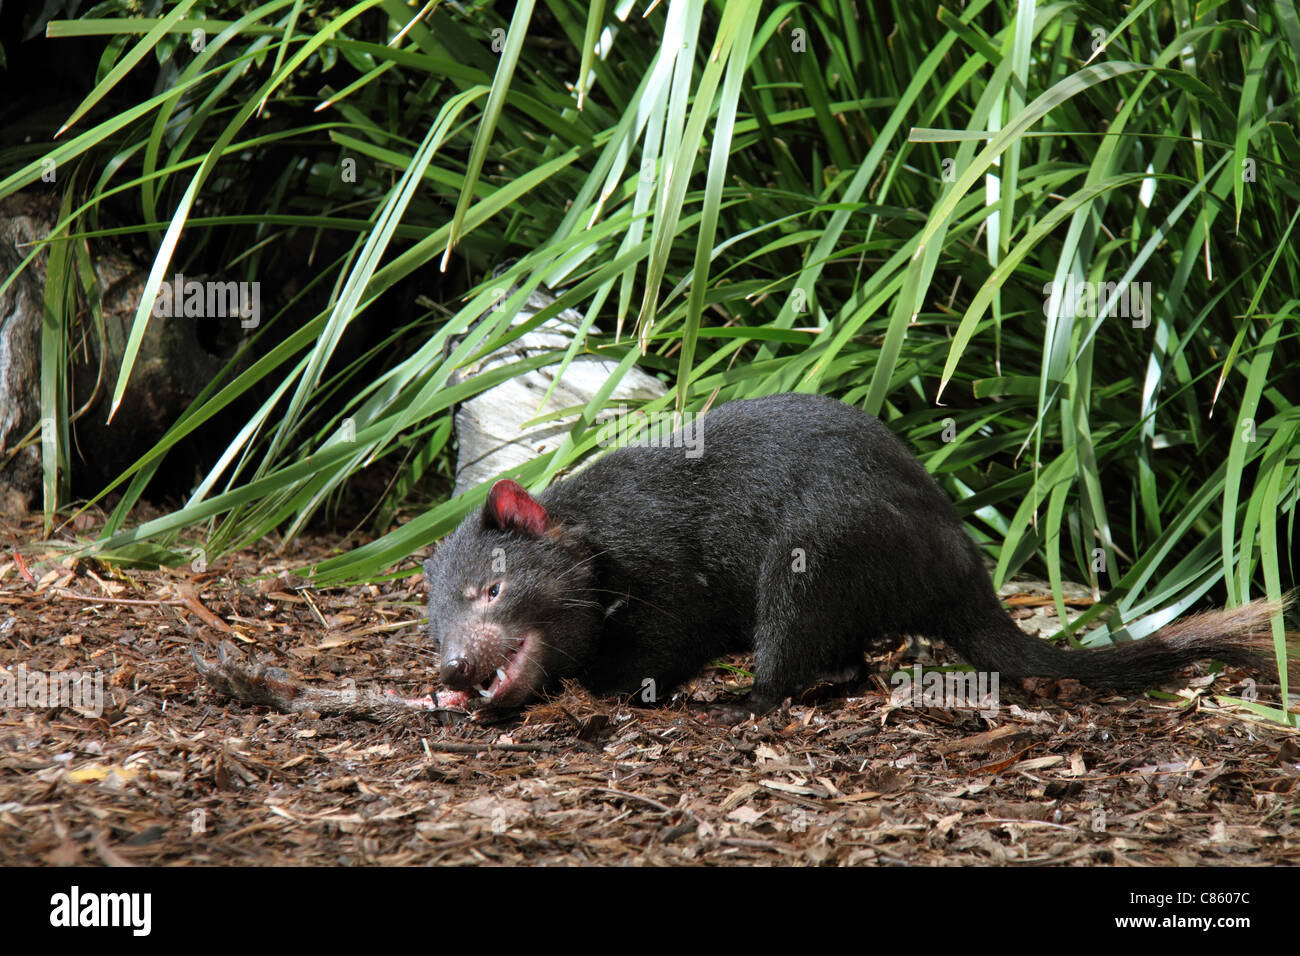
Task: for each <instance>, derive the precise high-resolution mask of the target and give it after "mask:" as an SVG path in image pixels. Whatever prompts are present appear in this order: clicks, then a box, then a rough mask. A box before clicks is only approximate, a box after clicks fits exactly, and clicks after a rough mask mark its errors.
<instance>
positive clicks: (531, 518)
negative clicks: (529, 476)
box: [483, 478, 551, 535]
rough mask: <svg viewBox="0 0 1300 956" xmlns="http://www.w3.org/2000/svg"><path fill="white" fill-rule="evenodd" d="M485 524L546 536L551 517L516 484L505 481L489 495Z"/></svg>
mask: <svg viewBox="0 0 1300 956" xmlns="http://www.w3.org/2000/svg"><path fill="white" fill-rule="evenodd" d="M483 522H484V524H486V525H487V526H488V527H490V528H497V529H499V530H501V531H518V532H519V533H520V534H531V535H543V534H545V533H546V531H547V529H549V528H550V527H551V516H550V515H548V514H547V513H546V509H545V508H543V507H542V506H541V504H540V503H539V502H538V500H537V499H536V498H534V497H533V496H532V495H530V494H529V493H528V492H526V491H524V489H523V487H522V486H521V485H520V484H519V483H518V482H517V481H511V480H510V479H509V478H502V479H501V480H500V481H498V482H497V483H496V484H495V485H493V486H492V490H491V491H489V492H488V500H487V504H485V505H484V506H483Z"/></svg>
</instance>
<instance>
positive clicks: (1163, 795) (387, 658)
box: [0, 518, 1300, 866]
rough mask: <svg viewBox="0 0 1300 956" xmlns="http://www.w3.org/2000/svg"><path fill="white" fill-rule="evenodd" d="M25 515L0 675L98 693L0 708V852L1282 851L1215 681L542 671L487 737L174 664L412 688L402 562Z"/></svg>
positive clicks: (1153, 857) (165, 856)
mask: <svg viewBox="0 0 1300 956" xmlns="http://www.w3.org/2000/svg"><path fill="white" fill-rule="evenodd" d="M39 530H40V529H39V525H38V523H37V522H36V521H35V520H33V519H30V518H21V519H0V544H2V545H3V548H4V550H3V553H2V554H0V670H3V671H4V672H7V674H8V676H9V679H10V680H14V679H16V678H15V675H16V674H17V673H18V672H19V669H23V670H24V671H25V672H26V674H27V675H28V676H29V677H30V676H31V675H33V674H35V675H38V676H39V675H43V676H44V678H45V679H46V680H48V678H49V677H50V675H52V674H65V673H66V674H83V675H87V676H89V677H90V679H91V680H93V679H94V677H95V676H98V677H99V678H100V679H102V693H103V706H102V712H101V713H99V714H96V713H95V712H94V710H95V708H94V707H90V708H86V707H81V708H78V707H75V706H57V707H51V706H48V704H49V701H48V699H45V700H44V701H42V699H41V698H40V697H39V696H34V697H29V699H28V700H26V701H23V702H21V703H22V705H21V706H13V707H7V706H3V705H0V864H42V865H45V864H84V863H89V864H186V863H188V864H217V865H221V864H287V863H298V864H329V865H337V864H386V865H388V864H430V863H444V864H484V863H489V864H535V863H547V864H682V863H708V864H717V863H733V864H734V863H739V864H797V865H808V864H823V865H854V864H880V865H888V864H919V865H959V864H1062V865H1071V866H1086V865H1096V864H1109V865H1121V866H1124V865H1150V864H1222V865H1252V864H1254V865H1267V864H1286V863H1295V862H1300V830H1298V829H1297V816H1296V800H1295V796H1294V791H1295V787H1296V781H1297V775H1298V773H1300V766H1298V763H1297V762H1298V761H1300V746H1298V738H1297V735H1296V734H1295V733H1292V732H1290V731H1287V730H1286V729H1284V728H1279V727H1276V726H1274V725H1270V724H1267V723H1263V722H1260V721H1257V720H1254V719H1252V718H1251V717H1250V715H1249V713H1248V712H1246V711H1245V710H1244V709H1243V708H1240V707H1234V706H1232V705H1229V704H1225V703H1223V702H1221V701H1220V700H1218V699H1216V697H1215V695H1216V694H1221V693H1229V692H1232V691H1233V690H1234V689H1235V690H1237V691H1238V692H1240V686H1241V685H1240V681H1241V679H1242V678H1244V677H1245V676H1247V675H1244V674H1242V673H1240V672H1237V671H1231V670H1230V671H1229V672H1228V673H1227V675H1225V676H1220V677H1219V678H1218V679H1217V680H1214V681H1213V682H1211V680H1210V678H1209V677H1208V676H1206V675H1204V674H1201V675H1198V674H1189V676H1188V687H1187V688H1186V689H1185V690H1184V691H1182V692H1181V693H1180V694H1179V695H1175V696H1174V697H1173V699H1163V698H1156V697H1143V698H1134V697H1119V696H1113V695H1104V694H1097V693H1094V692H1091V691H1088V690H1086V689H1084V688H1081V687H1080V686H1078V685H1077V684H1074V683H1073V682H1069V681H1057V682H1037V683H1033V684H1032V685H1025V686H1021V685H1018V686H1017V687H1008V686H1005V685H1004V686H1002V687H1001V688H1000V690H1001V702H1000V706H999V708H998V709H997V711H996V713H995V714H993V715H992V716H991V717H985V716H981V714H980V713H978V712H976V711H973V710H964V709H945V708H937V707H925V706H919V707H917V706H901V707H893V706H891V701H890V694H889V690H890V685H889V683H888V680H887V679H886V677H885V676H884V675H883V674H882V675H881V676H879V677H877V678H876V679H875V680H874V682H873V684H871V685H868V686H865V687H859V688H856V689H854V690H853V693H852V694H850V695H849V696H845V693H844V691H843V689H839V690H835V689H823V693H822V696H821V697H820V699H817V698H816V697H815V696H814V699H811V700H806V701H802V702H795V703H792V704H790V705H789V706H787V707H785V708H782V709H781V710H778V711H776V712H774V713H772V714H769V715H767V716H766V717H763V718H761V719H758V720H756V721H749V722H746V723H744V724H740V725H737V726H732V727H726V726H719V725H716V724H713V723H710V722H709V721H708V720H707V719H706V717H705V716H704V715H703V714H702V713H701V710H702V705H703V704H704V703H706V702H708V701H710V700H712V699H714V698H715V697H716V696H718V695H719V694H725V693H728V692H731V691H733V690H735V689H736V688H737V687H738V686H740V685H742V684H743V683H744V680H743V678H741V677H737V676H736V675H735V672H734V671H733V670H731V669H728V668H725V667H713V668H709V669H708V670H707V671H705V672H704V673H703V674H701V676H700V678H699V679H698V680H697V681H695V682H694V683H693V684H692V685H691V686H689V687H687V688H685V689H684V693H682V694H679V695H678V696H677V697H675V698H674V699H673V701H672V702H670V703H669V704H667V705H665V706H661V707H658V708H640V707H633V706H628V705H626V704H623V703H621V702H619V701H612V700H594V699H592V698H590V697H589V696H588V695H586V694H585V693H584V692H583V691H582V690H581V689H580V688H577V687H570V688H569V689H568V690H567V691H566V692H565V693H564V694H562V695H561V696H559V697H558V698H556V699H554V700H552V701H550V702H548V703H545V704H542V705H538V706H535V707H533V708H532V709H530V710H529V711H527V712H526V713H525V714H524V715H523V717H522V718H521V719H520V720H516V721H513V722H510V723H505V724H497V725H491V726H485V725H483V724H480V723H478V722H473V721H466V720H463V719H458V715H456V714H451V713H446V712H417V711H411V712H406V713H401V714H398V715H396V716H393V717H391V718H389V719H382V720H379V719H358V718H357V717H355V716H339V715H321V714H317V713H313V712H310V711H309V712H306V713H292V714H286V713H278V712H273V711H271V710H270V709H268V708H267V707H263V706H255V705H249V704H246V703H242V702H239V701H234V700H231V699H230V698H228V697H226V696H223V695H222V694H219V693H218V692H216V691H215V690H214V689H213V688H212V687H210V686H209V685H208V684H207V683H206V682H204V681H203V680H202V679H201V678H200V677H199V676H198V674H197V672H196V668H195V663H194V660H193V659H192V657H191V652H192V651H196V652H197V653H198V654H199V655H200V656H201V657H202V658H203V659H205V660H209V661H211V660H215V659H216V657H217V653H218V648H219V645H221V644H222V643H223V642H225V643H227V644H230V645H233V646H235V647H237V648H239V649H240V651H241V652H242V654H243V655H244V656H245V658H246V659H247V660H248V661H249V662H250V663H251V662H262V663H269V664H271V665H274V666H275V667H278V668H282V669H283V670H284V671H285V672H287V674H288V675H289V676H290V677H291V678H292V679H294V680H295V681H297V682H298V683H300V684H302V685H304V686H308V687H322V688H330V689H334V690H338V689H340V688H343V689H347V688H349V687H356V688H359V689H364V690H371V689H375V690H390V689H391V690H394V691H396V692H398V693H400V694H402V695H406V696H414V695H417V694H422V693H425V692H427V691H428V690H429V689H430V688H431V687H432V685H433V682H434V680H435V678H436V665H437V658H436V653H435V649H434V648H431V647H429V646H428V645H427V644H426V642H425V641H424V637H423V631H422V627H421V623H422V619H423V608H422V600H423V588H422V586H421V583H420V581H419V579H418V576H416V575H415V574H414V573H413V574H412V575H411V576H409V577H406V578H404V579H401V580H398V581H396V582H393V583H391V584H389V585H383V586H367V587H356V588H351V589H340V590H327V591H322V590H315V589H312V588H310V587H306V586H304V585H305V582H304V581H303V580H302V579H301V578H297V577H295V576H293V575H292V573H291V569H293V568H300V567H303V566H304V565H305V564H307V563H308V562H309V561H310V560H312V559H315V558H319V557H322V556H324V555H325V554H327V553H329V552H330V551H331V550H332V549H334V548H336V547H338V546H339V542H337V541H334V542H329V541H321V540H310V541H307V542H304V543H299V544H296V545H295V546H294V548H293V549H292V552H291V553H288V554H284V553H277V552H275V551H274V550H273V549H272V548H271V547H270V546H269V545H268V546H265V547H261V548H257V549H253V550H249V551H246V552H242V553H240V554H239V555H237V556H233V557H229V558H222V559H220V560H218V561H215V562H213V564H212V566H210V567H207V568H205V569H204V570H203V571H201V572H200V571H195V570H193V569H192V568H182V569H173V570H158V571H151V570H121V569H113V568H109V567H107V566H104V565H100V564H97V563H95V562H92V561H81V562H77V563H74V562H71V561H69V560H67V559H66V558H65V557H64V555H65V554H66V550H61V549H59V548H57V547H55V546H54V545H52V544H50V543H48V542H44V541H41V540H40V538H39ZM1011 590H1012V591H1016V590H1019V591H1020V592H1021V593H1020V594H1018V595H1015V594H1013V595H1012V597H1011V600H1012V602H1013V603H1014V604H1016V605H1018V610H1017V611H1016V612H1015V613H1016V614H1017V615H1019V616H1023V617H1026V618H1028V617H1030V616H1033V615H1039V616H1041V615H1042V614H1043V610H1044V609H1043V605H1044V604H1045V603H1047V602H1044V601H1043V600H1042V599H1041V598H1038V597H1036V596H1035V594H1034V593H1033V592H1034V589H1033V588H1032V587H1030V588H1025V587H1024V586H1021V587H1020V588H1018V589H1017V588H1012V589H1011ZM1049 610H1050V609H1049ZM1025 623H1026V624H1027V625H1032V624H1034V621H1029V620H1027V621H1026V622H1025ZM1030 629H1032V627H1031V628H1030ZM935 653H936V654H938V655H940V658H941V660H944V659H946V660H951V658H946V657H945V656H944V655H945V654H946V652H945V651H943V650H942V649H941V648H939V649H936V650H935ZM899 662H900V661H899V659H898V658H897V657H894V658H892V659H891V661H889V662H886V661H884V660H883V659H882V660H881V661H880V664H881V666H882V667H883V666H885V665H886V663H899ZM729 663H730V664H732V665H738V666H741V667H744V666H747V665H748V664H749V663H750V662H749V661H747V660H745V659H744V658H736V659H734V660H731V661H730V662H729ZM901 663H902V665H903V666H910V660H902V661H901ZM4 680H5V674H0V684H2V682H3V681H4ZM352 682H355V683H352ZM27 689H28V692H29V695H30V694H31V692H32V685H30V684H29V685H27ZM1260 692H1261V698H1267V697H1268V695H1269V690H1268V689H1267V688H1261V689H1260ZM1272 693H1273V694H1276V690H1275V689H1274V690H1273V691H1272Z"/></svg>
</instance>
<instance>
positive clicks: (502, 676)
mask: <svg viewBox="0 0 1300 956" xmlns="http://www.w3.org/2000/svg"><path fill="white" fill-rule="evenodd" d="M497 680H499V681H500V682H501V683H503V684H504V683H505V682H506V669H505V668H504V667H498V668H497Z"/></svg>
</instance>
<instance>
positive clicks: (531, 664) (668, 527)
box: [426, 395, 1274, 712]
mask: <svg viewBox="0 0 1300 956" xmlns="http://www.w3.org/2000/svg"><path fill="white" fill-rule="evenodd" d="M702 438H703V442H702V449H703V454H701V455H699V456H698V457H691V456H690V455H688V454H687V451H686V449H685V448H683V447H681V444H683V443H682V442H679V443H678V445H677V446H675V447H658V448H654V447H628V448H624V449H620V450H618V451H615V452H612V453H610V454H608V455H606V456H605V457H604V458H602V459H600V460H599V461H597V462H596V463H595V464H593V465H592V466H591V467H590V468H588V469H586V470H585V471H582V472H580V473H578V474H576V475H574V476H573V477H570V478H568V479H567V480H564V481H562V482H559V483H557V484H555V485H553V486H551V487H550V488H549V489H547V490H546V491H545V492H543V493H542V494H541V495H540V496H538V498H537V499H536V500H535V501H534V500H533V499H531V498H528V497H527V496H522V498H520V495H521V492H519V491H518V490H517V489H518V486H513V483H498V487H497V488H494V503H490V504H489V505H488V506H487V507H485V509H484V512H483V513H482V514H480V515H475V516H473V517H471V518H470V519H469V520H467V521H466V522H465V523H464V524H463V525H462V526H461V527H460V528H459V529H457V530H456V531H455V532H454V533H453V534H452V535H451V536H449V537H448V538H447V540H446V541H445V542H443V544H442V545H441V546H440V547H439V548H438V551H437V555H436V557H435V558H434V559H431V561H429V562H426V572H427V575H428V582H429V633H430V637H431V638H433V639H434V640H436V641H437V642H438V643H439V644H440V645H441V648H442V653H443V664H444V670H443V677H444V680H445V681H446V682H447V683H448V684H450V685H451V686H454V687H459V688H461V689H467V690H468V689H471V688H473V687H474V686H478V685H481V684H482V683H483V682H484V681H485V679H486V678H487V677H488V676H489V675H491V674H492V673H493V671H494V669H495V668H496V667H497V666H500V665H501V663H502V662H503V661H504V660H507V659H508V658H509V657H510V655H511V653H512V652H513V651H514V649H515V648H517V647H518V646H519V645H520V641H521V640H522V637H521V635H522V634H524V633H525V632H531V633H532V634H533V635H534V637H535V639H534V640H533V641H532V643H531V644H528V645H527V646H526V652H525V655H524V656H526V657H528V661H527V662H526V663H527V665H528V666H527V667H525V668H523V671H524V672H525V674H524V676H526V677H527V680H526V681H523V680H520V681H517V682H516V683H515V684H514V685H513V686H511V688H510V692H509V693H507V694H505V695H503V697H502V699H500V700H496V701H494V703H496V704H497V705H499V706H517V705H518V704H521V703H523V702H524V701H525V700H527V699H530V698H532V697H535V696H536V695H537V694H538V693H540V692H542V691H546V690H552V689H554V688H555V687H556V686H557V684H558V681H559V680H560V679H562V678H566V677H577V678H579V679H580V680H581V681H582V682H583V683H584V685H585V686H587V687H588V688H590V689H591V690H592V691H594V692H596V693H598V694H636V695H638V696H639V697H641V698H643V699H648V697H649V692H650V690H651V689H653V691H654V693H655V695H656V696H657V697H658V698H660V699H662V698H663V697H664V696H666V694H667V692H668V691H669V690H671V689H672V688H673V687H674V686H675V685H677V684H679V683H680V682H682V681H683V680H685V679H687V678H689V677H690V676H692V675H693V674H694V673H695V672H696V671H697V670H698V669H699V668H700V666H701V665H703V664H704V663H706V662H708V661H709V660H711V659H713V658H715V657H717V656H718V655H721V654H724V653H726V652H730V651H742V650H749V649H751V648H752V649H753V650H754V652H755V682H754V688H753V693H752V695H751V698H750V700H749V707H750V709H753V710H755V711H759V712H762V711H765V710H767V709H770V708H771V707H773V706H775V705H776V704H779V703H780V702H781V700H782V699H783V698H784V697H786V696H788V695H790V694H793V693H796V692H798V691H799V690H801V689H803V688H805V687H807V686H809V685H810V684H813V683H815V682H816V681H818V680H819V679H821V678H823V677H826V676H828V675H842V674H844V673H846V672H847V673H853V672H855V671H856V670H858V669H860V668H861V666H862V662H863V650H864V648H865V647H867V646H868V645H871V644H875V643H879V642H882V641H887V640H891V639H896V638H899V637H901V636H903V635H907V634H921V635H925V636H928V637H931V638H936V639H939V640H942V641H944V642H946V643H947V644H948V645H949V646H950V647H952V648H953V649H954V650H955V651H957V652H958V653H959V654H960V655H961V656H962V657H963V658H965V659H966V660H967V661H969V662H970V663H971V664H974V665H975V666H976V667H977V668H979V669H982V670H987V671H997V672H998V673H999V674H1000V675H1001V676H1002V677H1007V678H1016V677H1028V676H1046V677H1064V676H1068V677H1074V678H1077V679H1079V680H1080V681H1082V682H1084V683H1087V684H1091V685H1097V686H1110V687H1141V686H1150V685H1151V684H1154V683H1159V682H1160V681H1162V680H1164V679H1166V678H1168V677H1170V676H1171V675H1172V674H1173V673H1174V672H1176V671H1177V670H1178V669H1179V668H1180V667H1182V666H1184V665H1186V664H1188V663H1191V662H1192V661H1195V660H1198V659H1204V658H1206V657H1211V656H1213V657H1216V658H1218V659H1222V660H1227V661H1231V662H1238V663H1245V664H1250V665H1255V666H1266V665H1267V655H1265V654H1263V653H1262V648H1263V647H1264V646H1265V644H1264V643H1263V642H1262V640H1261V634H1260V629H1261V627H1263V628H1265V629H1266V628H1267V620H1268V614H1269V613H1272V611H1273V610H1274V608H1272V607H1271V606H1267V605H1263V604H1257V605H1248V606H1247V609H1238V610H1237V611H1235V612H1223V615H1224V617H1223V621H1222V623H1223V625H1224V626H1222V627H1220V626H1219V623H1220V621H1219V619H1218V618H1214V619H1209V618H1204V617H1202V618H1193V619H1191V620H1192V622H1193V623H1194V625H1195V626H1192V627H1188V626H1183V627H1182V629H1181V630H1179V627H1180V626H1179V625H1174V626H1173V627H1172V628H1170V629H1167V632H1168V633H1166V631H1162V632H1160V633H1158V634H1155V635H1152V636H1151V637H1149V638H1146V639H1144V640H1141V641H1137V642H1134V643H1131V644H1127V645H1122V646H1116V647H1112V648H1107V649H1104V650H1100V651H1083V652H1074V651H1063V650H1060V649H1058V648H1055V647H1053V646H1051V645H1050V644H1048V643H1047V642H1045V641H1042V640H1038V639H1035V638H1032V637H1029V636H1027V635H1026V634H1024V633H1023V632H1022V631H1021V630H1020V629H1019V628H1018V627H1017V626H1016V625H1015V623H1014V622H1013V621H1012V620H1011V619H1010V618H1009V617H1008V616H1007V613H1006V612H1005V611H1004V610H1003V608H1002V606H1001V604H1000V603H999V601H998V598H997V595H996V594H995V592H994V590H993V587H992V583H991V581H990V579H989V575H988V572H987V571H986V570H985V568H984V564H983V562H982V561H981V559H980V555H979V552H978V550H977V549H976V547H975V545H974V543H973V542H972V541H971V539H970V538H969V537H968V536H967V534H966V530H965V528H964V526H963V524H962V521H961V518H960V517H959V516H958V514H957V512H956V510H955V509H954V508H953V506H952V504H951V502H950V501H949V500H948V498H947V496H946V495H945V494H944V493H943V491H942V490H941V489H940V488H939V486H938V485H937V484H936V483H935V481H934V480H933V479H932V478H931V477H930V475H929V474H928V473H927V472H926V470H925V469H924V467H923V466H922V465H921V464H920V462H919V461H918V460H917V459H916V458H915V457H914V456H913V455H912V453H911V452H910V451H909V450H908V449H907V448H906V447H905V446H904V445H903V444H902V443H901V442H900V441H899V440H898V439H897V438H896V437H895V436H894V435H893V434H892V433H891V432H890V431H889V429H888V428H886V427H885V425H883V424H882V423H881V422H880V421H879V420H877V419H875V418H873V417H871V416H869V415H867V414H865V413H863V412H862V411H860V410H858V409H856V408H853V407H851V406H849V405H845V404H843V403H841V402H838V401H835V400H833V399H830V398H824V397H818V396H813V395H774V396H770V397H767V398H759V399H753V400H748V401H737V402H732V403H729V404H725V405H722V406H720V407H718V408H717V409H715V410H714V411H712V412H710V413H709V414H708V415H706V416H705V417H704V419H703V423H702ZM508 485H509V486H513V489H514V490H511V488H509V487H507V486H508ZM507 491H509V494H505V492H507ZM498 492H500V493H501V494H500V495H498ZM512 496H513V497H512ZM521 502H522V504H521ZM530 503H531V504H530ZM538 505H539V506H540V508H544V512H543V511H532V512H528V513H525V514H521V513H519V509H520V508H521V507H522V508H524V509H528V508H531V507H533V506H538ZM494 507H495V508H496V511H494ZM539 522H540V523H539ZM541 528H545V530H544V531H541V530H540V529H541ZM493 549H501V550H499V551H497V552H496V556H497V559H498V560H497V564H498V570H493V569H492V556H493ZM503 562H504V563H503ZM493 582H498V583H499V585H500V589H499V590H500V595H499V597H498V598H495V599H489V598H487V597H485V595H486V594H487V593H488V592H487V589H488V588H489V587H490V586H491V584H492V583H493ZM467 593H474V594H475V595H477V596H476V597H475V598H474V599H473V600H471V599H469V598H467V597H466V594H467ZM1232 614H1236V615H1237V617H1236V618H1234V619H1231V620H1229V619H1228V617H1227V615H1232ZM449 661H455V662H456V666H455V667H453V668H451V669H449V668H448V666H447V665H448V662H449ZM647 681H653V684H648V683H647Z"/></svg>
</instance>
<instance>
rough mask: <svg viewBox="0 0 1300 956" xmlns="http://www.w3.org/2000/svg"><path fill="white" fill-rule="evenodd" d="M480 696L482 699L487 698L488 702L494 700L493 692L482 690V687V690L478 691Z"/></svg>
mask: <svg viewBox="0 0 1300 956" xmlns="http://www.w3.org/2000/svg"><path fill="white" fill-rule="evenodd" d="M478 695H479V696H480V697H486V698H487V699H488V700H491V699H492V691H490V690H486V689H484V688H482V687H480V688H479V689H478Z"/></svg>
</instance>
